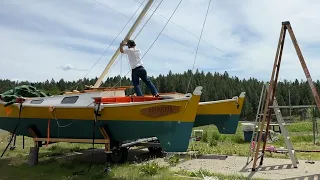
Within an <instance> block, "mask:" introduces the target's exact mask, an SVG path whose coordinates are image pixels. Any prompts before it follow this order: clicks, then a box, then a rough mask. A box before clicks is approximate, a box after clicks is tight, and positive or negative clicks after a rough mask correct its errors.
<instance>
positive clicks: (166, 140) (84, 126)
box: [0, 117, 193, 152]
mask: <svg viewBox="0 0 320 180" xmlns="http://www.w3.org/2000/svg"><path fill="white" fill-rule="evenodd" d="M17 122H18V119H17V118H10V119H9V118H1V117H0V128H1V129H4V130H6V131H9V132H12V131H13V129H14V128H15V126H16V124H17ZM58 122H59V124H60V128H58V123H57V121H56V120H50V137H51V138H69V139H72V138H76V139H92V127H93V120H76V121H74V122H73V121H72V120H61V119H60V120H58ZM32 125H35V126H36V127H37V129H39V131H40V134H41V135H40V137H44V138H45V137H47V127H48V120H47V119H20V123H19V127H18V129H17V132H16V134H17V135H25V136H29V137H30V136H31V134H30V133H29V131H28V127H29V126H32ZM96 126H97V127H96V128H95V129H96V131H95V132H96V133H95V138H96V139H103V136H102V134H101V133H100V131H99V129H98V126H104V127H105V128H107V132H108V134H109V136H110V138H111V139H112V140H114V141H125V140H136V139H139V138H146V137H151V136H155V137H157V138H158V139H159V140H160V143H161V146H162V148H163V150H165V151H167V152H185V151H186V150H187V148H188V145H189V140H190V135H191V132H192V127H193V123H191V122H190V123H186V122H184V123H181V122H180V123H179V122H177V121H174V122H163V121H160V122H155V121H148V122H145V121H144V122H142V121H97V123H96Z"/></svg>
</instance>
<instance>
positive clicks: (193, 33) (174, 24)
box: [134, 0, 229, 55]
mask: <svg viewBox="0 0 320 180" xmlns="http://www.w3.org/2000/svg"><path fill="white" fill-rule="evenodd" d="M134 1H136V2H137V3H139V4H141V2H139V1H138V0H134ZM150 10H151V11H153V10H152V9H151V8H150ZM155 14H156V15H158V16H161V17H162V18H164V19H166V20H168V18H166V17H165V16H163V15H161V14H159V13H155ZM170 22H171V23H172V24H174V25H176V26H178V27H179V28H181V29H183V30H184V31H186V32H187V33H189V34H191V35H193V36H194V37H196V38H199V36H197V35H195V34H194V33H192V32H190V31H189V30H187V29H185V28H184V27H182V26H180V25H179V24H177V23H175V22H173V21H170ZM201 40H202V41H203V42H205V43H207V44H209V45H210V46H212V47H213V48H214V49H216V50H218V51H220V52H222V53H224V54H225V55H229V54H228V53H226V52H224V51H222V50H221V49H219V48H217V47H216V46H214V45H213V44H211V43H209V42H208V41H206V40H204V39H202V38H201Z"/></svg>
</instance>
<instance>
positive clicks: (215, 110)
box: [197, 93, 245, 115]
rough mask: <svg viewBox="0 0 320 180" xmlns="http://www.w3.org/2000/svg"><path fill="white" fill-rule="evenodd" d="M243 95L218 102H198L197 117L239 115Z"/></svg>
mask: <svg viewBox="0 0 320 180" xmlns="http://www.w3.org/2000/svg"><path fill="white" fill-rule="evenodd" d="M244 99H245V94H244V93H241V94H240V96H239V97H235V98H233V99H226V100H220V101H208V102H199V106H198V110H197V115H209V114H211V115H222V114H233V115H240V113H241V111H242V108H243V103H244Z"/></svg>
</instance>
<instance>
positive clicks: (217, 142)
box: [190, 120, 320, 160]
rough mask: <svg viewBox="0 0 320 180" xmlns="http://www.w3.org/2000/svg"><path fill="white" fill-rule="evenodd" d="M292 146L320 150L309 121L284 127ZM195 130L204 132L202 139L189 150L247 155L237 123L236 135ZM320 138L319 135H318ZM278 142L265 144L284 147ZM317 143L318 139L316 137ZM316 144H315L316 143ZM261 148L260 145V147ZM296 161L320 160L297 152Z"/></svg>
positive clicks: (211, 129) (207, 128)
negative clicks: (314, 140)
mask: <svg viewBox="0 0 320 180" xmlns="http://www.w3.org/2000/svg"><path fill="white" fill-rule="evenodd" d="M286 127H287V129H288V132H289V135H290V137H291V141H292V144H293V146H294V148H295V149H296V150H320V146H319V145H314V144H313V131H312V122H311V120H308V121H304V122H295V123H292V124H289V125H286ZM196 129H202V130H204V138H202V141H201V142H192V143H191V144H190V149H191V150H197V151H200V153H201V154H223V155H238V156H248V155H249V143H248V142H244V135H243V131H242V126H241V124H240V123H239V126H238V129H237V132H236V134H234V135H233V134H232V135H225V134H220V133H219V132H218V129H217V128H216V127H215V126H203V127H197V128H196ZM319 137H320V135H319ZM278 138H279V140H277V141H276V142H274V143H267V146H268V145H273V146H275V147H276V148H280V147H285V148H286V146H285V142H284V139H283V137H282V136H281V135H278ZM316 139H317V141H318V140H319V138H318V137H317V136H316ZM316 144H317V143H316ZM261 147H262V145H261ZM296 154H297V158H298V159H312V160H320V153H304V152H301V153H300V152H298V153H296ZM266 157H275V158H289V156H288V155H286V154H276V153H272V154H270V153H266Z"/></svg>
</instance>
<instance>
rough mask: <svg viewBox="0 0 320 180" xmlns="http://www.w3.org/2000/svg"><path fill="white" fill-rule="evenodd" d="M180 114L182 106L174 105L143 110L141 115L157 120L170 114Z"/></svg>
mask: <svg viewBox="0 0 320 180" xmlns="http://www.w3.org/2000/svg"><path fill="white" fill-rule="evenodd" d="M178 112H180V106H173V105H159V106H153V107H149V108H143V109H141V110H140V113H141V114H143V115H145V116H148V117H152V118H157V117H161V116H166V115H169V114H174V113H178Z"/></svg>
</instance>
